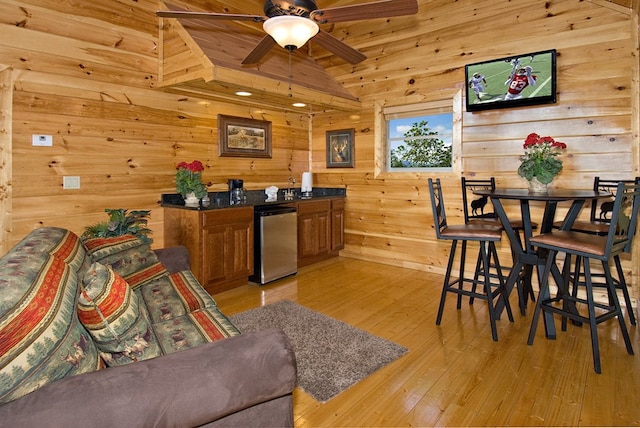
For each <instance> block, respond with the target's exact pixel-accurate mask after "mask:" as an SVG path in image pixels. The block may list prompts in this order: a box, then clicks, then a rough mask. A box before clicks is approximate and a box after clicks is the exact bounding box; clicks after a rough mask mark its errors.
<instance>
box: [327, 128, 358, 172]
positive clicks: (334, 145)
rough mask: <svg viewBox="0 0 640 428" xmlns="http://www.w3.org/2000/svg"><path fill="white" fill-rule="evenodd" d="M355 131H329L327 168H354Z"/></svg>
mask: <svg viewBox="0 0 640 428" xmlns="http://www.w3.org/2000/svg"><path fill="white" fill-rule="evenodd" d="M355 133H356V132H355V129H353V128H351V129H340V130H337V131H327V168H353V165H354V157H353V154H354V144H355Z"/></svg>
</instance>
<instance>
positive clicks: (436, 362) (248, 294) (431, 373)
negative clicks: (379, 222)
mask: <svg viewBox="0 0 640 428" xmlns="http://www.w3.org/2000/svg"><path fill="white" fill-rule="evenodd" d="M442 281H443V277H442V276H441V275H436V274H434V273H430V272H423V271H416V270H411V269H404V268H400V267H395V266H388V265H382V264H376V263H371V262H367V261H364V260H356V259H350V258H344V257H338V258H335V259H331V260H327V261H324V262H321V263H317V264H314V265H310V266H305V267H303V268H301V269H300V270H299V271H298V273H297V274H296V275H294V276H292V277H289V278H284V279H282V280H279V281H276V282H274V283H271V284H267V285H265V286H258V285H256V284H248V285H246V286H242V287H238V288H235V289H232V290H228V291H225V292H223V293H220V294H216V295H215V296H214V298H215V300H216V302H217V303H218V305H219V306H220V308H221V309H222V311H223V312H224V313H225V314H227V315H233V314H235V313H238V312H242V311H245V310H247V309H251V308H255V307H258V306H261V305H265V304H269V303H274V302H276V301H279V300H283V299H289V300H292V301H295V302H297V303H299V304H301V305H304V306H306V307H308V308H310V309H313V310H316V311H318V312H321V313H324V314H326V315H328V316H331V317H334V318H336V319H339V320H341V321H344V322H346V323H349V324H351V325H353V326H355V327H357V328H361V329H363V330H366V331H368V332H370V333H372V334H376V335H378V336H380V337H384V338H386V339H388V340H391V341H394V342H395V343H398V344H399V345H402V346H405V347H407V348H408V349H409V352H408V353H407V354H405V355H404V356H402V357H400V358H399V359H398V360H396V361H394V362H392V363H390V364H389V365H387V366H386V367H383V368H381V369H380V370H378V371H376V372H374V373H373V374H372V375H370V376H368V377H367V378H366V379H364V380H363V381H361V382H359V383H358V384H356V385H354V386H353V387H351V388H350V389H348V390H346V391H344V392H342V393H341V394H339V395H338V396H336V397H335V398H333V399H331V400H329V401H328V402H326V403H319V402H317V401H315V400H314V399H313V398H312V397H311V396H309V395H308V394H306V393H305V392H304V391H301V390H300V389H299V388H296V390H295V392H294V396H293V398H294V418H295V424H296V426H297V427H318V426H332V427H354V426H358V427H362V426H434V425H439V426H449V425H451V426H453V425H455V426H593V425H616V426H639V425H640V406H639V405H638V403H639V402H640V401H639V400H640V357H638V356H637V355H635V356H630V355H628V354H627V353H626V349H625V346H624V342H623V340H622V337H621V335H620V333H619V327H618V324H617V321H616V320H615V319H614V320H610V321H607V322H606V323H603V324H601V325H600V326H598V333H599V338H600V346H601V359H602V371H603V374H601V375H597V374H595V372H594V371H593V360H592V357H591V342H590V336H589V328H588V327H587V326H582V327H577V326H573V325H571V324H569V326H568V328H567V331H561V330H560V322H559V320H556V327H557V330H558V332H557V339H556V340H548V339H546V338H545V337H544V328H543V327H542V324H540V326H539V328H538V329H537V331H536V336H535V340H534V343H533V344H532V345H527V336H528V333H529V327H530V322H531V314H532V311H533V308H532V307H530V308H529V310H528V313H527V314H526V315H525V316H522V315H520V313H519V311H515V313H514V317H515V319H514V322H513V323H511V322H509V321H508V320H507V317H506V316H503V317H502V319H501V320H499V321H498V322H497V325H498V336H499V340H498V342H494V341H493V340H492V339H491V330H490V326H489V317H488V314H487V308H486V303H485V302H483V301H476V303H474V304H473V305H469V304H468V300H466V299H463V304H462V307H461V309H460V310H457V309H456V305H455V296H453V295H452V296H451V297H449V298H448V299H447V302H446V305H445V310H444V315H443V318H442V323H441V325H440V326H436V325H435V317H436V312H437V309H438V303H439V298H440V292H441V286H442ZM516 298H517V296H515V293H514V294H513V295H512V296H511V304H512V306H514V307H516ZM627 327H628V329H629V332H630V335H631V337H632V342H633V344H634V346H635V347H636V348H637V349H635V350H636V353H639V352H640V333H639V332H638V328H637V327H635V326H630V325H628V323H627Z"/></svg>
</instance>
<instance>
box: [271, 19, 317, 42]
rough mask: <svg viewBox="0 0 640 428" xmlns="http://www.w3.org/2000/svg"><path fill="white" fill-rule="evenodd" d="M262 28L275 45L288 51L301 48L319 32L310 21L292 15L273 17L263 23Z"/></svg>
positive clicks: (315, 25)
mask: <svg viewBox="0 0 640 428" xmlns="http://www.w3.org/2000/svg"><path fill="white" fill-rule="evenodd" d="M262 27H263V28H264V31H266V32H267V34H269V35H270V36H271V37H273V39H274V40H275V41H276V43H278V44H279V45H280V46H282V47H283V48H285V49H287V50H289V51H292V50H294V49H298V48H300V47H302V46H303V45H304V44H305V43H307V42H308V41H309V39H310V38H312V37H313V36H315V35H316V34H318V30H319V28H318V24H316V23H315V22H313V21H312V20H310V19H308V18H303V17H301V16H294V15H282V16H274V17H273V18H269V19H267V20H266V21H264V23H263V24H262Z"/></svg>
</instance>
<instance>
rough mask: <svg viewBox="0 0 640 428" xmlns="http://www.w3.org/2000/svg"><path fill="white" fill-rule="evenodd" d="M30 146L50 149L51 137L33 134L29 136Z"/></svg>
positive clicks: (51, 144)
mask: <svg viewBox="0 0 640 428" xmlns="http://www.w3.org/2000/svg"><path fill="white" fill-rule="evenodd" d="M31 145H33V146H41V147H51V146H53V135H42V134H33V135H32V136H31Z"/></svg>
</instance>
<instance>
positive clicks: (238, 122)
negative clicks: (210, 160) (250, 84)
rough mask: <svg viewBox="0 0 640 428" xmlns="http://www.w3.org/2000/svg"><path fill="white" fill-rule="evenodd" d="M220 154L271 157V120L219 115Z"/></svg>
mask: <svg viewBox="0 0 640 428" xmlns="http://www.w3.org/2000/svg"><path fill="white" fill-rule="evenodd" d="M218 147H219V153H220V156H237V157H250V158H270V157H271V122H268V121H266V120H255V119H247V118H244V117H234V116H225V115H222V114H219V115H218Z"/></svg>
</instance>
